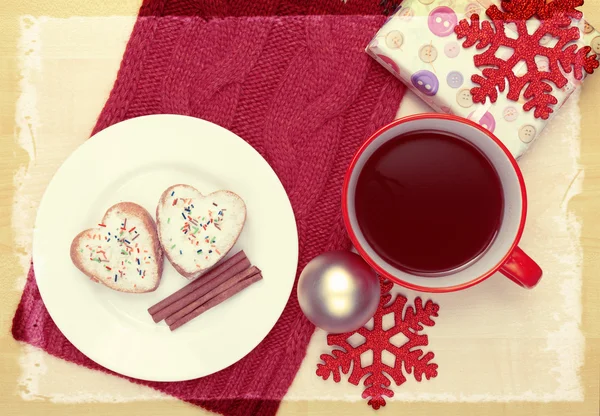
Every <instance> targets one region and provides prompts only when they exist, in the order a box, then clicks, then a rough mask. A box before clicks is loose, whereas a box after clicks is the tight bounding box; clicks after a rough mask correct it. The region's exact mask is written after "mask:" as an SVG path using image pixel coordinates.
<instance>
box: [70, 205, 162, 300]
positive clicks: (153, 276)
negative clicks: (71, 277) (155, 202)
mask: <svg viewBox="0 0 600 416" xmlns="http://www.w3.org/2000/svg"><path fill="white" fill-rule="evenodd" d="M71 260H73V264H75V266H76V267H77V268H78V269H79V270H81V271H82V272H83V273H84V274H85V275H86V276H89V277H90V278H92V279H93V280H96V281H97V282H100V283H102V284H104V285H106V286H108V287H110V288H111V289H114V290H118V291H120V292H131V293H144V292H152V291H153V290H155V289H156V288H157V287H158V285H159V283H160V278H161V276H162V270H163V258H162V251H161V249H160V244H159V242H158V235H157V233H156V226H155V224H154V220H153V219H152V217H151V216H150V214H149V213H148V211H146V210H145V209H144V208H143V207H141V206H139V205H137V204H134V203H132V202H121V203H118V204H116V205H113V206H112V207H110V208H109V209H108V210H107V211H106V213H105V214H104V218H102V222H101V223H100V224H98V228H91V229H89V230H85V231H83V232H81V233H79V234H78V235H77V236H76V237H75V239H74V240H73V242H72V243H71Z"/></svg>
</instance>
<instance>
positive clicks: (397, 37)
mask: <svg viewBox="0 0 600 416" xmlns="http://www.w3.org/2000/svg"><path fill="white" fill-rule="evenodd" d="M403 43H404V35H403V34H402V32H400V31H399V30H392V31H391V32H390V33H388V34H387V35H386V36H385V44H386V45H387V47H388V48H390V49H398V48H400V47H401V46H402V44H403Z"/></svg>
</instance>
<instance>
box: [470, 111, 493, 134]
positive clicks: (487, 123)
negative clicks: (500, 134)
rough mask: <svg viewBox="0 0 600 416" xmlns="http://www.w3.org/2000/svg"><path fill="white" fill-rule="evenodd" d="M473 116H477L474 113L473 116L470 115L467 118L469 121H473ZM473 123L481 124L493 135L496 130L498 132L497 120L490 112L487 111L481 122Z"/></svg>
mask: <svg viewBox="0 0 600 416" xmlns="http://www.w3.org/2000/svg"><path fill="white" fill-rule="evenodd" d="M473 114H475V112H474V111H473V112H472V113H471V114H469V115H468V116H467V118H468V119H469V120H473V119H472V118H471V117H472V116H473ZM473 121H474V122H476V123H477V124H479V125H480V126H481V127H483V128H484V129H487V130H489V131H490V133H493V132H494V130H496V119H495V118H494V116H493V115H492V113H490V112H488V111H486V112H485V114H484V115H483V117H481V120H473Z"/></svg>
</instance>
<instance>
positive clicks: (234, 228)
mask: <svg viewBox="0 0 600 416" xmlns="http://www.w3.org/2000/svg"><path fill="white" fill-rule="evenodd" d="M245 221H246V204H244V201H243V200H242V198H240V197H239V196H237V195H236V194H234V193H233V192H230V191H217V192H214V193H212V194H210V195H206V196H205V195H202V194H201V193H200V192H199V191H198V190H197V189H196V188H194V187H192V186H189V185H173V186H171V187H169V188H167V190H166V191H165V192H163V194H162V196H161V197H160V201H159V202H158V207H156V223H157V226H158V238H159V240H160V244H161V246H162V248H163V250H164V252H165V254H166V256H167V258H168V259H169V261H170V262H171V264H172V265H173V267H175V269H177V271H178V272H179V273H181V274H182V275H183V276H185V277H186V278H188V279H194V278H196V277H198V276H199V275H200V274H202V272H204V271H205V270H207V269H210V268H211V267H212V266H214V265H215V264H217V262H218V261H219V260H221V259H222V258H223V257H224V256H225V255H226V254H227V252H228V251H229V250H231V248H232V247H233V246H234V244H235V242H236V241H237V239H238V237H239V235H240V233H241V232H242V228H244V222H245Z"/></svg>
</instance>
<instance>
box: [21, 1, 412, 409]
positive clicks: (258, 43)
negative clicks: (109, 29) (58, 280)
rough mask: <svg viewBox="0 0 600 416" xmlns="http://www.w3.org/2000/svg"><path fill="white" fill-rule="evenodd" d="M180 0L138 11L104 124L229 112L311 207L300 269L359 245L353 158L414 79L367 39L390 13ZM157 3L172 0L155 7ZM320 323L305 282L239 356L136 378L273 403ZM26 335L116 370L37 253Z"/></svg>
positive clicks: (195, 396)
mask: <svg viewBox="0 0 600 416" xmlns="http://www.w3.org/2000/svg"><path fill="white" fill-rule="evenodd" d="M337 1H340V2H341V0H337ZM274 2H277V3H282V2H278V1H274ZM375 2H377V0H375ZM167 3H168V2H167V1H166V0H156V1H154V0H151V1H147V2H146V3H145V5H144V6H143V8H142V11H141V14H142V15H144V16H146V17H140V18H139V19H138V22H137V23H136V26H135V28H134V31H133V34H132V36H131V39H130V41H129V44H128V47H127V50H126V52H125V56H124V58H123V62H122V64H121V69H120V71H119V74H118V79H117V81H116V83H115V86H114V88H113V91H112V93H111V95H110V97H109V99H108V102H107V103H106V106H105V108H104V110H103V111H102V113H101V115H100V117H99V119H98V123H97V125H96V127H95V129H94V132H97V131H99V130H102V129H104V128H106V127H107V126H110V125H111V124H114V123H117V122H119V121H122V120H126V119H129V118H132V117H137V116H142V115H146V114H157V113H175V114H185V115H190V116H194V117H200V118H203V119H206V120H210V121H212V122H214V123H217V124H219V125H221V126H223V127H225V128H227V129H230V130H232V131H233V132H235V133H236V134H238V135H239V136H240V137H242V138H244V140H246V141H248V142H249V143H250V144H251V145H252V146H254V147H255V148H256V149H257V150H258V151H259V152H260V153H261V154H262V155H263V156H264V157H265V159H266V160H267V161H268V162H269V164H270V165H271V166H272V167H273V169H274V170H275V172H276V173H277V174H278V176H279V178H280V179H281V181H282V183H283V185H284V187H285V189H286V191H287V193H288V195H289V198H290V200H291V202H292V206H293V208H294V211H295V214H296V219H297V225H298V231H299V238H300V262H299V265H298V270H302V268H303V267H304V265H305V264H306V263H307V262H308V261H309V260H311V259H312V258H314V257H315V256H317V255H318V254H321V253H323V252H325V251H328V250H334V249H343V248H347V247H348V246H349V242H348V239H347V238H346V234H345V231H344V227H343V223H342V219H341V210H340V200H341V196H340V193H341V184H342V178H343V174H344V171H345V170H346V168H347V166H348V164H349V161H350V159H351V157H352V155H353V153H354V152H355V151H356V150H357V148H358V147H359V146H360V144H361V143H362V142H363V141H364V140H365V139H366V138H367V137H368V136H369V134H370V133H372V132H373V131H375V130H376V129H377V128H378V127H381V126H382V125H384V124H385V123H387V122H389V121H391V120H392V119H393V117H394V115H395V112H396V110H397V108H398V105H399V103H400V100H401V97H402V93H403V88H402V87H401V84H400V83H399V82H397V81H396V80H395V79H394V78H393V77H392V76H391V75H389V74H388V73H387V72H386V71H385V70H384V69H383V68H382V67H381V66H380V65H378V64H376V63H375V62H374V61H372V60H371V59H370V58H369V57H368V56H367V55H366V54H365V53H364V52H363V49H364V46H365V45H366V43H367V42H368V41H369V39H370V38H371V36H372V35H373V33H375V31H376V30H377V29H378V28H379V27H380V26H381V25H382V23H383V17H380V16H293V17H266V16H263V17H236V18H224V19H220V18H215V19H204V18H201V17H190V16H187V17H183V16H167V15H169V14H170V13H165V10H164V7H165V4H167ZM184 3H185V2H184ZM207 3H211V2H207ZM242 3H243V2H242ZM249 3H253V2H249ZM287 3H293V1H292V0H289V1H288V2H287ZM298 3H301V1H300V0H298ZM325 3H327V4H328V2H327V1H326V2H325ZM332 4H333V3H332ZM156 5H160V7H162V9H154V10H152V11H151V12H149V10H150V8H152V7H155V6H156ZM150 15H152V16H150ZM158 16H160V17H158ZM165 140H168V138H165ZM274 255H276V253H274ZM313 330H314V327H313V326H312V325H311V324H310V323H309V322H308V321H307V320H306V319H305V317H304V316H303V315H302V312H301V311H300V309H299V306H298V302H297V298H296V291H295V289H294V291H293V293H292V295H291V297H290V299H289V301H288V304H287V306H286V308H285V310H284V312H283V314H282V316H281V318H280V319H279V321H278V322H277V324H276V325H275V327H274V328H273V330H272V331H271V332H270V333H269V335H268V336H267V337H266V338H265V340H264V341H263V342H262V343H261V344H260V345H259V346H258V347H257V348H256V349H255V350H254V351H252V352H251V353H250V354H249V355H248V356H246V357H245V358H244V359H242V360H241V361H239V362H238V363H237V364H235V365H233V366H231V367H229V368H227V369H225V370H223V371H221V372H219V373H216V374H213V375H211V376H208V377H205V378H202V379H198V380H191V381H186V382H178V383H156V382H146V381H140V380H131V381H133V382H136V383H140V384H144V385H147V386H150V387H152V388H155V389H157V390H160V391H162V392H164V393H167V394H170V395H173V396H175V397H178V398H180V399H182V400H185V401H187V402H190V403H193V404H195V405H199V406H202V407H204V408H206V409H209V410H212V411H215V412H219V413H222V414H235V415H255V414H259V415H272V414H275V412H276V411H277V408H278V406H279V402H280V401H281V399H282V398H283V396H284V395H285V393H286V391H287V389H288V387H289V386H290V384H291V383H292V380H293V379H294V376H295V374H296V372H297V371H298V368H299V367H300V364H301V362H302V360H303V358H304V356H305V354H306V347H307V345H308V342H309V339H310V337H311V335H312V333H313ZM13 335H14V337H15V338H16V339H17V340H21V341H25V342H28V343H30V344H32V345H35V346H37V347H39V348H42V349H44V350H45V351H47V352H48V353H50V354H52V355H55V356H57V357H60V358H63V359H65V360H68V361H72V362H75V363H77V364H80V365H83V366H86V367H89V368H92V369H95V370H100V371H105V372H108V370H106V369H104V368H102V367H100V366H99V365H98V364H96V363H94V362H93V361H91V360H90V359H88V358H87V357H85V356H84V355H83V354H82V353H81V352H79V351H78V350H77V349H76V348H75V347H74V346H73V345H72V344H71V343H70V342H69V341H68V340H67V339H66V338H65V337H64V336H63V335H62V333H61V332H60V331H59V330H58V328H57V327H56V325H55V324H54V322H53V321H52V319H51V318H50V316H49V315H48V312H47V311H46V309H45V307H44V304H43V302H42V300H41V297H40V293H39V291H38V288H37V285H36V283H35V275H34V268H33V266H32V268H31V270H30V272H29V275H28V279H27V285H26V288H25V291H24V293H23V297H22V299H21V302H20V304H19V307H18V310H17V312H16V315H15V317H14V322H13ZM149 365H151V364H149Z"/></svg>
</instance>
